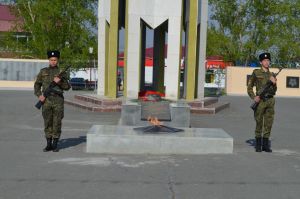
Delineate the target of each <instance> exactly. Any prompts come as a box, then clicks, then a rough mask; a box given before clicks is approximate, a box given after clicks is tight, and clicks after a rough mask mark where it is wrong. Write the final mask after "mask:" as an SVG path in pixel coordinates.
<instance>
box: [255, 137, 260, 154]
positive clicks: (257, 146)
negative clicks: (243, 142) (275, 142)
mask: <svg viewBox="0 0 300 199" xmlns="http://www.w3.org/2000/svg"><path fill="white" fill-rule="evenodd" d="M255 139H256V143H255V151H256V152H261V137H259V138H258V137H257V138H255Z"/></svg>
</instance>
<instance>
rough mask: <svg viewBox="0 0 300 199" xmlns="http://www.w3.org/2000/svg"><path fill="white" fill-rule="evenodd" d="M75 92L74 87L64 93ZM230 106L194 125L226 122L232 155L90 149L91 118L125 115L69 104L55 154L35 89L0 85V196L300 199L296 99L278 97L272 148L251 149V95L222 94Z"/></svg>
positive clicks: (111, 120) (197, 118) (299, 106)
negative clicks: (87, 149)
mask: <svg viewBox="0 0 300 199" xmlns="http://www.w3.org/2000/svg"><path fill="white" fill-rule="evenodd" d="M75 93H76V92H73V91H70V92H69V93H68V94H67V97H71V96H72V95H74V94H75ZM220 100H224V101H229V102H230V103H231V106H230V108H229V109H226V110H223V111H221V112H219V113H217V114H216V115H194V114H193V115H192V116H191V126H192V127H201V128H222V129H224V130H225V131H226V132H227V133H228V134H230V135H231V136H232V137H233V138H234V152H233V154H228V155H221V154H214V155H194V156H192V155H184V156H183V155H181V156H179V155H170V156H154V155H108V154H106V155H101V154H90V153H86V152H85V146H86V133H87V131H88V129H89V128H90V127H91V126H92V125H94V124H107V125H116V124H117V123H118V120H119V118H120V113H93V112H89V111H85V110H81V109H78V108H75V107H72V106H69V105H65V118H64V120H63V129H62V131H63V133H62V137H61V141H60V151H59V152H58V153H54V152H48V153H45V152H43V151H42V149H43V148H44V146H45V138H44V134H43V119H42V115H41V111H40V110H37V109H35V108H34V104H35V103H36V101H37V99H36V97H34V96H33V92H32V91H30V90H26V91H25V90H17V91H10V90H0V127H1V129H0V135H1V136H0V160H1V161H0V199H21V198H22V199H23V198H30V199H50V198H51V199H53V198H55V199H77V198H78V199H85V198H99V199H200V198H201V199H202V198H204V199H250V198H251V199H252V198H256V199H260V198H261V199H265V198H272V199H299V197H300V145H299V141H300V133H299V129H300V128H299V113H300V103H299V102H300V99H299V98H277V99H276V115H275V121H274V125H273V130H272V137H271V141H272V149H273V153H265V152H263V153H256V152H254V148H253V137H254V126H255V123H254V119H253V112H252V110H251V109H250V108H249V106H250V104H251V100H250V99H249V98H248V97H246V96H225V97H221V98H220Z"/></svg>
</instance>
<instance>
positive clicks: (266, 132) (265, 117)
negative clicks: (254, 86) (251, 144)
mask: <svg viewBox="0 0 300 199" xmlns="http://www.w3.org/2000/svg"><path fill="white" fill-rule="evenodd" d="M274 105H275V99H274V98H270V99H267V100H266V101H260V103H259V105H258V107H257V110H256V111H255V112H254V118H255V121H256V128H255V137H257V138H259V137H262V136H263V137H264V138H269V137H270V134H271V129H272V125H273V121H274V114H275V111H274Z"/></svg>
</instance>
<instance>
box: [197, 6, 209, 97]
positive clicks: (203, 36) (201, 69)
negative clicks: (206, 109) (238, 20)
mask: <svg viewBox="0 0 300 199" xmlns="http://www.w3.org/2000/svg"><path fill="white" fill-rule="evenodd" d="M207 19H208V0H201V17H200V39H199V41H198V42H199V44H198V45H199V55H198V57H199V62H198V75H197V76H198V82H197V84H198V86H197V91H198V92H197V98H198V99H204V83H205V63H206V40H207Z"/></svg>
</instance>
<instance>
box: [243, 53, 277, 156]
mask: <svg viewBox="0 0 300 199" xmlns="http://www.w3.org/2000/svg"><path fill="white" fill-rule="evenodd" d="M259 60H260V64H261V68H260V69H255V70H254V71H253V73H252V75H251V77H250V79H249V82H248V88H247V92H248V95H249V96H250V98H251V99H253V100H254V101H255V102H259V105H258V107H257V110H256V111H255V112H254V118H255V121H256V129H255V138H256V146H255V150H256V152H261V151H265V152H272V150H271V148H270V145H269V137H270V134H271V129H272V124H273V120H274V113H275V112H274V105H275V99H274V95H275V94H276V91H277V86H276V81H277V80H276V78H275V77H274V76H273V73H271V72H270V71H269V66H270V61H271V55H270V53H262V54H260V55H259ZM269 80H271V81H272V82H273V85H272V86H271V87H270V89H269V90H268V92H267V93H266V95H265V96H264V97H263V98H262V99H261V98H260V97H259V96H257V95H255V94H254V92H253V87H254V86H255V87H256V92H257V91H259V90H260V89H261V88H262V87H263V86H264V85H265V84H266V83H267V82H268V81H269Z"/></svg>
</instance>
